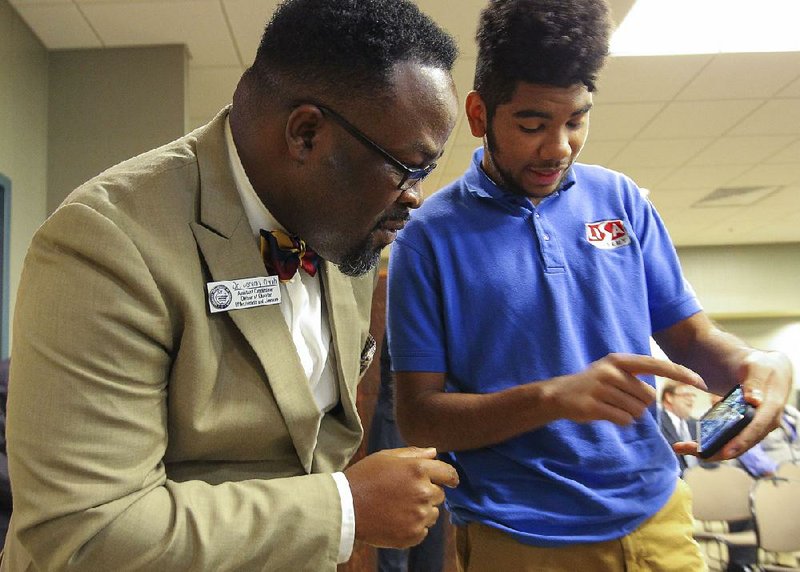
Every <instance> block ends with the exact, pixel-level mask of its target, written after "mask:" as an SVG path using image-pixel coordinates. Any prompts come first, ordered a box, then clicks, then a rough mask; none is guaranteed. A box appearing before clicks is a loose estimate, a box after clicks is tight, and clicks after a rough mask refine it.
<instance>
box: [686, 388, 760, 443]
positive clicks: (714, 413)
mask: <svg viewBox="0 0 800 572" xmlns="http://www.w3.org/2000/svg"><path fill="white" fill-rule="evenodd" d="M755 411H756V410H755V407H753V406H752V405H750V404H749V403H747V402H746V401H745V400H744V391H742V386H741V385H737V386H736V387H734V388H733V389H731V390H730V391H729V392H728V393H727V395H725V397H723V398H722V399H721V400H720V401H719V402H717V403H716V404H715V405H714V406H713V407H712V408H711V409H709V410H708V411H706V413H705V414H704V415H703V416H702V417H701V418H700V421H699V422H698V423H699V426H700V430H699V435H698V437H699V438H698V441H699V447H698V453H697V454H698V456H699V457H700V458H701V459H708V458H709V457H712V456H714V455H715V454H716V453H717V452H719V450H720V449H722V447H723V446H724V445H725V444H726V443H727V442H728V441H730V440H731V439H733V438H734V437H736V435H738V434H739V432H740V431H741V430H742V429H744V428H745V427H746V426H747V425H748V424H749V423H750V421H752V420H753V416H754V415H755Z"/></svg>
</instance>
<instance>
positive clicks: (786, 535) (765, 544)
mask: <svg viewBox="0 0 800 572" xmlns="http://www.w3.org/2000/svg"><path fill="white" fill-rule="evenodd" d="M752 505H753V516H755V519H756V535H757V537H758V545H759V546H760V547H761V548H763V549H764V550H768V551H770V552H796V551H798V550H800V480H795V479H782V478H775V479H760V480H759V481H758V483H757V484H756V485H755V487H753V494H752Z"/></svg>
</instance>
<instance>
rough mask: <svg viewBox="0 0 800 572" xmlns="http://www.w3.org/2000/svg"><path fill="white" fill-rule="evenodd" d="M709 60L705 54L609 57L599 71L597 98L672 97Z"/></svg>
mask: <svg viewBox="0 0 800 572" xmlns="http://www.w3.org/2000/svg"><path fill="white" fill-rule="evenodd" d="M710 60H711V56H708V55H700V56H673V57H663V56H646V57H611V58H608V61H607V63H606V66H605V68H604V69H603V71H601V72H600V77H599V80H598V88H597V100H598V101H602V102H603V103H619V102H641V101H671V100H672V99H673V98H674V97H675V96H676V95H677V94H678V92H679V91H680V90H681V89H682V88H683V87H684V85H686V84H687V83H688V82H689V81H691V79H692V78H693V77H694V76H695V75H697V73H699V72H700V70H701V69H702V68H703V66H705V65H706V64H707V63H708V62H709V61H710Z"/></svg>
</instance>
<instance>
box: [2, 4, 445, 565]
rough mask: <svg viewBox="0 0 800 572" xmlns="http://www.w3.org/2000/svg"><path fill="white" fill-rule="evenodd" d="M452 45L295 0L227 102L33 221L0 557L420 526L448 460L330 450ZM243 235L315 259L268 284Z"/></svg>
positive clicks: (313, 545) (410, 539)
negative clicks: (8, 512)
mask: <svg viewBox="0 0 800 572" xmlns="http://www.w3.org/2000/svg"><path fill="white" fill-rule="evenodd" d="M455 56H456V50H455V46H454V43H453V41H452V39H451V38H450V37H449V36H447V35H446V34H445V33H444V32H442V31H441V30H440V29H439V28H438V27H436V26H435V25H434V24H433V23H432V22H431V21H430V20H429V19H428V18H427V17H425V16H424V15H422V14H421V13H420V12H419V11H418V9H417V8H416V7H415V6H414V4H413V3H411V2H409V1H407V0H371V1H370V2H364V1H363V0H361V1H356V0H316V1H312V0H290V1H289V2H287V3H284V4H283V5H282V6H281V7H280V8H279V9H278V11H277V12H276V14H275V16H274V17H273V19H272V21H271V22H270V24H269V25H268V26H267V29H266V31H265V34H264V37H263V40H262V43H261V46H260V48H259V51H258V54H257V56H256V59H255V63H254V64H253V66H252V67H251V68H250V69H249V70H248V71H247V72H245V74H244V76H243V77H242V79H241V81H240V83H239V86H238V87H237V90H236V93H235V95H234V101H233V105H232V107H230V108H226V109H224V110H223V111H222V112H221V113H220V114H219V115H218V116H217V117H216V118H215V119H214V120H212V121H211V122H210V123H209V124H208V125H206V126H204V127H201V128H200V129H198V130H196V131H194V132H193V133H190V134H189V135H187V136H186V137H183V138H182V139H179V140H178V141H175V142H173V143H170V144H168V145H166V146H164V147H162V148H160V149H156V150H154V151H151V152H149V153H145V154H144V155H141V156H139V157H136V158H134V159H131V160H129V161H127V162H125V163H122V164H120V165H118V166H116V167H113V168H111V169H110V170H108V171H106V172H105V173H102V174H101V175H99V176H98V177H96V178H95V179H93V180H91V181H89V182H88V183H86V184H85V185H83V186H82V187H80V188H79V189H78V190H76V191H75V192H74V193H73V194H72V195H71V196H70V197H69V198H68V199H67V200H66V201H65V203H64V204H63V205H62V206H61V207H60V208H59V209H58V210H57V211H56V212H55V213H54V214H53V215H52V216H51V217H50V218H49V219H48V220H47V221H46V222H45V223H44V224H43V225H42V227H41V229H40V230H39V231H38V233H37V235H36V236H35V238H34V240H33V242H32V244H31V247H30V250H29V253H28V256H27V258H26V261H25V266H24V270H23V276H22V280H21V284H20V288H19V296H18V300H17V307H16V321H15V324H14V328H15V329H14V347H13V359H12V370H11V389H10V401H9V415H8V442H9V446H8V450H9V457H10V469H11V480H12V487H13V494H14V510H15V513H14V515H13V517H12V524H11V530H10V532H9V537H8V542H7V544H6V550H5V554H4V557H3V561H2V567H0V568H1V569H2V570H14V571H19V570H80V571H103V572H105V571H115V572H117V571H122V570H157V571H169V572H171V571H183V570H185V571H193V572H195V571H213V572H219V571H223V570H279V571H297V570H312V571H317V570H334V569H335V567H336V564H337V562H342V561H344V560H347V559H348V558H349V555H350V553H351V551H352V547H353V542H354V539H358V540H362V541H364V542H367V543H371V544H374V545H381V546H392V547H405V546H409V545H411V544H415V543H417V542H419V541H420V540H421V539H422V538H424V536H425V534H426V532H427V527H429V526H431V525H432V524H433V523H434V522H435V521H436V518H437V516H438V509H437V505H438V504H439V503H441V501H442V499H443V496H444V495H443V492H442V490H441V486H455V485H456V484H457V480H458V479H457V475H456V474H455V471H454V470H453V469H452V468H451V467H449V466H448V465H445V464H443V463H441V462H439V461H437V460H435V459H434V456H435V451H434V450H432V449H425V450H419V449H406V450H394V451H389V452H380V453H376V454H374V455H370V456H369V457H367V458H365V459H364V460H362V461H360V462H358V463H356V464H354V465H352V466H351V467H349V468H348V469H346V470H344V472H342V470H343V469H344V467H345V466H346V464H347V462H348V461H349V459H350V458H351V456H352V455H353V453H354V452H355V450H356V448H357V446H358V444H359V442H360V440H361V437H362V428H361V424H360V421H359V418H358V415H357V412H356V408H355V397H356V386H357V383H358V380H359V378H360V375H361V374H362V373H363V370H364V369H365V367H366V365H368V362H369V358H370V355H369V349H370V342H371V341H372V340H371V338H370V337H369V332H368V327H369V316H370V303H371V297H372V290H373V284H374V276H373V269H374V266H375V264H376V261H377V260H378V256H379V252H380V250H381V248H383V247H384V246H386V245H387V244H388V243H389V242H391V241H392V240H393V238H394V235H395V233H396V231H397V230H398V229H399V228H400V227H402V225H403V223H404V221H405V220H406V218H407V217H408V214H409V210H410V209H412V208H416V207H417V206H418V205H419V203H420V201H421V191H420V188H419V186H420V185H419V182H420V181H421V180H422V178H424V176H425V175H427V173H429V172H430V171H431V170H432V168H433V167H434V166H435V163H434V162H435V161H436V159H437V158H438V157H439V156H440V154H441V152H442V149H443V146H444V144H445V141H446V139H447V137H448V136H449V134H450V132H451V130H452V128H453V125H454V122H455V116H456V105H457V104H456V97H455V93H454V89H453V83H452V79H451V69H452V65H453V61H454V59H455ZM261 229H266V230H270V229H277V230H282V231H286V232H287V233H289V234H291V235H295V236H296V237H299V238H296V239H295V241H296V242H295V246H298V245H299V247H298V248H296V249H295V250H296V251H297V252H296V253H298V254H300V253H303V251H305V250H306V246H307V247H308V249H311V250H313V251H316V252H317V253H318V254H319V256H320V257H321V258H322V261H321V262H317V263H313V262H312V264H311V266H309V267H306V268H305V269H304V270H301V271H300V272H298V273H297V274H294V275H292V276H288V277H284V280H285V281H279V280H278V278H277V276H273V275H270V274H269V273H268V272H267V270H266V269H265V266H264V262H263V260H262V257H261V254H260V252H259V241H260V235H262V234H263V233H262V232H261ZM264 236H266V235H264ZM301 239H302V241H304V242H300V241H301ZM314 264H318V266H316V267H315V266H314ZM306 270H308V271H306ZM315 270H316V271H315ZM373 343H374V342H373Z"/></svg>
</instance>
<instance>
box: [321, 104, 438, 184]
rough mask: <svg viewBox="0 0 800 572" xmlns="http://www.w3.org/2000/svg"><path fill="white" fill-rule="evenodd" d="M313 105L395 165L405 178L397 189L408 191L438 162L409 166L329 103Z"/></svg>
mask: <svg viewBox="0 0 800 572" xmlns="http://www.w3.org/2000/svg"><path fill="white" fill-rule="evenodd" d="M309 103H310V104H311V105H314V106H316V107H318V108H319V110H320V111H322V113H323V115H328V116H330V117H331V118H332V119H333V120H334V121H336V122H337V123H338V124H339V125H341V126H342V127H343V128H344V130H345V131H347V132H348V133H349V134H350V135H352V136H353V137H355V138H356V139H358V140H359V141H361V143H363V144H364V145H366V146H367V147H369V148H370V149H372V150H373V151H375V152H376V153H378V154H379V155H380V156H381V157H383V158H384V160H386V162H387V163H389V164H390V165H392V166H393V167H395V168H396V169H397V170H398V171H400V173H402V175H403V178H402V179H400V182H399V183H397V189H398V190H400V191H407V190H408V189H410V188H412V187H414V186H415V185H416V184H417V183H419V182H420V181H422V180H423V179H424V178H425V177H427V176H428V175H430V174H431V171H433V170H434V169H435V168H436V163H435V162H433V163H431V164H430V165H427V166H425V167H409V166H408V165H406V164H405V163H403V162H402V161H400V160H399V159H397V158H396V157H395V156H394V155H392V154H391V153H389V152H388V151H387V150H386V149H384V148H383V147H381V146H380V145H378V144H377V143H375V141H373V140H372V139H370V138H369V137H367V136H366V135H365V134H364V132H363V131H361V130H360V129H359V128H358V127H356V126H355V125H353V124H352V123H350V122H349V121H348V120H347V119H345V118H344V117H342V115H341V114H340V113H338V112H336V111H334V110H333V109H331V108H330V107H328V106H327V105H323V104H321V103H317V102H316V101H312V102H309Z"/></svg>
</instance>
